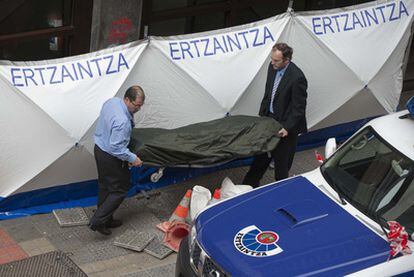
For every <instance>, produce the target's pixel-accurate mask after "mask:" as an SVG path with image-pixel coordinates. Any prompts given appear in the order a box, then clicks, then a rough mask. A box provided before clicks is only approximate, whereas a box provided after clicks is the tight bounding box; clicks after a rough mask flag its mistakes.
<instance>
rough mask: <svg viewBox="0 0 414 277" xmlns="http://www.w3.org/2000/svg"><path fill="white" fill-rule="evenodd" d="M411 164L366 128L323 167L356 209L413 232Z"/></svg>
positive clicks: (343, 195)
mask: <svg viewBox="0 0 414 277" xmlns="http://www.w3.org/2000/svg"><path fill="white" fill-rule="evenodd" d="M413 166H414V163H413V161H412V160H410V159H409V158H407V157H406V156H404V155H403V154H401V153H400V152H398V151H397V150H395V149H394V148H393V147H391V146H390V145H388V144H387V143H386V142H385V141H384V140H383V139H382V138H381V137H380V136H379V135H378V134H377V133H376V132H375V131H374V130H373V129H372V128H371V127H366V128H365V129H363V130H362V131H361V132H359V133H358V134H357V135H356V136H355V137H353V138H352V139H351V140H350V141H348V142H347V143H346V144H344V145H343V146H342V147H341V148H340V149H338V151H336V152H335V153H334V154H333V155H332V156H331V157H330V158H329V159H328V160H327V161H326V162H325V163H324V164H323V165H322V166H321V171H322V174H323V175H324V177H325V179H326V180H327V182H328V183H329V184H330V185H331V187H332V188H334V189H335V190H336V191H338V193H339V194H340V195H341V196H342V197H344V198H345V199H346V200H347V201H348V202H350V203H351V204H352V205H353V206H355V207H356V208H358V209H359V210H360V211H362V212H363V213H364V214H366V215H367V216H369V217H370V218H372V219H373V220H375V221H377V222H381V223H382V225H383V226H386V225H384V222H385V221H390V220H395V221H398V222H399V223H400V224H401V225H403V226H405V228H406V230H407V231H408V232H409V233H410V234H411V233H413V231H414V182H413Z"/></svg>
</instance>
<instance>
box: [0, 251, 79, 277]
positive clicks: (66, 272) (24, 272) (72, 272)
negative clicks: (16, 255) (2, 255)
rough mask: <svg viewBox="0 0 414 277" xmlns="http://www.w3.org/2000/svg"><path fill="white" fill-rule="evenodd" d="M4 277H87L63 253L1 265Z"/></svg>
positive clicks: (56, 252)
mask: <svg viewBox="0 0 414 277" xmlns="http://www.w3.org/2000/svg"><path fill="white" fill-rule="evenodd" d="M0 276H2V277H21V276H31V277H55V276H59V277H66V276H67V277H87V275H86V274H85V273H84V272H83V271H82V270H81V269H80V268H79V267H78V266H77V265H76V264H75V263H74V262H73V261H72V260H71V259H70V258H69V257H68V256H67V255H66V254H65V253H63V252H60V251H54V252H49V253H46V254H41V255H37V256H34V257H30V258H27V259H24V260H21V261H16V262H11V263H8V264H4V265H0Z"/></svg>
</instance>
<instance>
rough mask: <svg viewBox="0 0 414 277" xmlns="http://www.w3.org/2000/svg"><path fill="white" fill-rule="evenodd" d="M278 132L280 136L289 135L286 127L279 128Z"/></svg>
mask: <svg viewBox="0 0 414 277" xmlns="http://www.w3.org/2000/svg"><path fill="white" fill-rule="evenodd" d="M277 134H278V135H279V137H281V138H284V137H287V135H288V131H287V130H286V129H285V128H282V129H280V130H279V132H278V133H277Z"/></svg>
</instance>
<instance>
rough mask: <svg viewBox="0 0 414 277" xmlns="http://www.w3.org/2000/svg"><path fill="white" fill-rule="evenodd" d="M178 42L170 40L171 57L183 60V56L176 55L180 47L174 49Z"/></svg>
mask: <svg viewBox="0 0 414 277" xmlns="http://www.w3.org/2000/svg"><path fill="white" fill-rule="evenodd" d="M177 44H178V43H177V42H170V57H171V58H172V59H173V60H181V57H175V56H174V53H175V52H177V53H178V52H179V51H178V49H173V45H177Z"/></svg>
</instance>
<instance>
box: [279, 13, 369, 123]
mask: <svg viewBox="0 0 414 277" xmlns="http://www.w3.org/2000/svg"><path fill="white" fill-rule="evenodd" d="M292 24H293V26H292V27H291V28H292V31H291V32H287V33H286V35H282V37H281V38H280V39H281V40H285V41H287V42H288V44H290V45H291V46H292V47H293V49H294V51H293V57H292V60H293V62H295V63H296V64H297V65H298V66H299V67H300V68H301V69H302V70H303V72H304V74H305V76H306V78H307V80H308V103H307V108H306V115H307V116H306V117H307V121H308V127H309V128H311V127H313V126H314V125H316V124H318V123H319V122H320V121H322V120H323V119H324V118H325V117H327V116H329V115H330V114H331V113H333V112H334V111H335V110H337V109H338V108H339V107H340V106H341V105H343V103H345V102H347V101H348V100H349V99H351V98H352V97H353V96H354V95H355V94H356V93H357V92H358V91H360V90H361V89H362V88H363V87H364V84H363V83H362V82H361V80H360V79H359V78H358V76H357V75H356V74H355V73H354V72H353V71H351V70H350V69H349V68H348V67H347V66H346V65H345V64H344V63H343V62H342V61H341V60H340V59H339V58H338V57H337V56H336V55H335V53H333V52H332V51H330V49H328V48H326V46H325V45H324V44H323V43H321V42H320V41H319V40H318V38H317V37H315V36H314V35H313V34H312V33H311V32H309V30H308V29H307V28H305V27H304V26H303V25H302V24H301V23H300V21H297V20H296V19H294V21H293V22H292Z"/></svg>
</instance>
